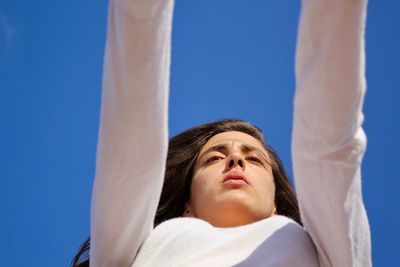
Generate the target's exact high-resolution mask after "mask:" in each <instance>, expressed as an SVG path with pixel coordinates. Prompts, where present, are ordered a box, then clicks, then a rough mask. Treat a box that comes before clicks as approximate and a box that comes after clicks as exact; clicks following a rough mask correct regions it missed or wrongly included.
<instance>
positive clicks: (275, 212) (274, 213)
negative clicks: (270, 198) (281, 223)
mask: <svg viewBox="0 0 400 267" xmlns="http://www.w3.org/2000/svg"><path fill="white" fill-rule="evenodd" d="M273 215H278V212H277V211H276V206H275V207H274V212H273Z"/></svg>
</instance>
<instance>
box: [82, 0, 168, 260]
mask: <svg viewBox="0 0 400 267" xmlns="http://www.w3.org/2000/svg"><path fill="white" fill-rule="evenodd" d="M172 13H173V0H111V1H110V4H109V18H108V34H107V35H108V36H107V45H106V54H105V65H104V77H103V78H104V79H103V93H102V107H101V118H100V130H99V141H98V150H97V164H96V165H97V166H96V178H95V183H94V189H93V198H92V210H91V242H92V244H91V249H90V265H91V266H130V265H131V264H132V262H133V259H134V257H135V255H136V253H137V251H138V248H139V246H140V244H141V243H142V242H143V240H144V239H145V238H146V236H147V235H148V234H149V232H150V231H151V230H152V228H153V220H154V216H155V212H156V208H157V204H158V200H159V196H160V193H161V187H162V183H163V178H164V168H165V160H166V155H167V145H168V143H167V141H168V140H167V138H168V137H167V109H168V86H169V67H170V45H171V44H170V43H171V24H172Z"/></svg>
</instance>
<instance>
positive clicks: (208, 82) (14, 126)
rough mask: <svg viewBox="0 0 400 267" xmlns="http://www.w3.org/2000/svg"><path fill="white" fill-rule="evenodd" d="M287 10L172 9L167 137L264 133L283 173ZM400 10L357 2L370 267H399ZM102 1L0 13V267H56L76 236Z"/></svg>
mask: <svg viewBox="0 0 400 267" xmlns="http://www.w3.org/2000/svg"><path fill="white" fill-rule="evenodd" d="M299 9H300V2H299V1H298V0H297V1H289V0H279V1H263V0H253V1H243V0H241V1H239V0H219V1H215V0H203V1H197V0H184V1H183V0H177V1H176V9H175V17H174V31H173V52H172V74H171V95H170V134H171V135H173V134H176V133H178V132H180V131H182V130H184V129H186V128H188V127H190V126H193V125H196V124H198V123H202V122H208V121H211V120H215V119H221V118H227V117H239V118H243V119H246V120H249V121H251V122H253V123H255V124H256V125H258V126H260V127H261V128H263V129H264V131H265V133H266V137H267V140H268V142H269V143H270V144H271V145H272V146H273V147H274V148H275V149H276V150H277V151H278V153H279V154H280V156H281V157H282V159H283V161H284V164H285V166H286V168H287V169H288V172H289V173H290V174H291V173H292V171H291V159H290V135H291V125H292V98H293V93H294V71H293V68H294V67H293V64H294V63H293V62H294V50H295V40H296V31H297V22H298V16H299ZM399 10H400V2H399V1H397V0H379V1H370V3H369V13H368V25H367V36H366V39H367V41H366V45H367V79H368V92H367V96H366V100H365V106H364V112H365V115H366V119H365V123H364V128H365V130H366V133H367V135H368V150H367V153H366V155H365V160H364V163H363V170H362V171H363V195H364V200H365V205H366V208H367V211H368V216H369V220H370V224H371V230H372V241H373V243H372V244H373V262H374V266H395V264H398V262H400V253H399V250H400V215H399V212H400V209H399V205H400V201H399V200H400V199H399V195H400V181H399V180H400V175H399V173H400V172H399V163H400V161H399V156H398V153H399V151H400V144H399V136H400V119H399V116H400V108H399V105H398V102H399V100H400V91H399V84H400V75H399V67H398V64H399V62H400V51H399V49H400V28H399V25H400V16H399ZM106 15H107V1H106V0H97V1H94V0H84V1H82V0H79V1H78V0H70V1H54V0H38V1H27V0H1V1H0V178H1V186H0V216H1V217H0V265H1V266H67V265H68V264H69V262H70V260H71V258H72V257H73V255H74V253H75V252H76V249H77V248H78V246H79V245H80V243H81V242H82V241H83V240H84V239H85V238H86V237H87V235H88V234H89V209H90V195H91V186H92V182H93V176H94V169H95V153H96V141H97V130H98V119H99V108H100V93H101V74H102V62H103V52H104V43H105V34H106Z"/></svg>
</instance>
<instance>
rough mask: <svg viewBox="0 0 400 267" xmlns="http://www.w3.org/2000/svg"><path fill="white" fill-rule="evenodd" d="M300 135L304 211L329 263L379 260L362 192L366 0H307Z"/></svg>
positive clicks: (297, 111) (297, 112) (300, 60)
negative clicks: (373, 255)
mask: <svg viewBox="0 0 400 267" xmlns="http://www.w3.org/2000/svg"><path fill="white" fill-rule="evenodd" d="M302 4H303V5H302V13H301V17H300V26H299V36H298V43H297V57H296V86H297V88H296V96H295V103H294V104H295V106H294V125H293V136H292V156H293V170H294V176H295V181H296V190H297V194H298V199H299V204H300V211H301V217H302V220H303V223H304V225H305V228H306V230H307V231H308V232H309V233H310V235H311V238H312V240H313V241H314V244H315V245H316V248H317V250H318V253H319V259H320V264H321V266H335V267H339V266H340V267H347V266H360V267H361V266H362V267H368V266H371V248H370V246H371V244H370V230H369V224H368V219H367V216H366V212H365V208H364V205H363V201H362V194H361V176H360V165H361V160H362V157H363V155H364V152H365V148H366V137H365V134H364V131H363V129H362V127H361V125H362V122H363V114H362V105H363V99H364V94H365V87H366V82H365V62H364V60H365V55H364V32H365V20H366V6H367V1H366V0H303V1H302Z"/></svg>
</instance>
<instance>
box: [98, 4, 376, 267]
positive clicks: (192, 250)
mask: <svg viewBox="0 0 400 267" xmlns="http://www.w3.org/2000/svg"><path fill="white" fill-rule="evenodd" d="M173 4H174V3H173V1H172V0H112V1H111V2H110V6H109V26H108V38H107V47H106V56H105V66H104V81H103V95H102V109H101V123H100V132H99V143H98V154H97V167H96V179H95V184H94V189H93V199H92V211H91V237H92V241H91V242H92V245H91V250H90V261H91V266H131V265H132V264H133V265H134V266H318V264H319V266H340V267H346V266H363V267H365V266H371V256H370V233H369V226H368V221H367V217H366V214H365V210H364V206H363V203H362V196H361V185H360V183H361V182H360V164H361V159H362V156H363V154H364V150H365V146H366V139H365V135H364V133H363V131H362V128H361V123H362V120H363V116H362V112H361V107H362V101H363V97H364V91H365V80H364V71H365V70H364V25H365V14H366V0H303V6H302V13H301V20H300V26H299V37H298V47H297V60H296V79H297V90H296V97H295V111H294V130H293V141H292V151H293V166H294V175H295V181H296V186H297V192H298V198H299V202H300V209H301V215H302V219H303V221H304V224H305V229H302V228H301V227H299V226H298V225H296V224H295V223H294V222H293V221H291V220H290V219H288V218H285V217H283V216H274V217H271V218H268V219H265V220H262V221H260V222H257V223H254V224H250V225H245V226H241V227H235V228H228V229H219V228H215V227H212V226H211V225H209V224H208V223H206V222H204V221H201V220H198V219H191V218H179V219H173V220H170V221H167V222H164V223H163V224H161V225H159V226H158V227H157V228H155V229H152V228H153V227H152V226H153V220H154V216H155V212H156V208H157V204H158V201H159V196H160V193H161V187H162V182H163V176H164V168H165V160H166V154H167V142H168V141H167V118H168V117H167V110H168V88H169V68H170V47H171V26H172V13H173ZM139 248H140V251H139ZM138 251H139V253H138ZM317 259H319V263H317Z"/></svg>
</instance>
